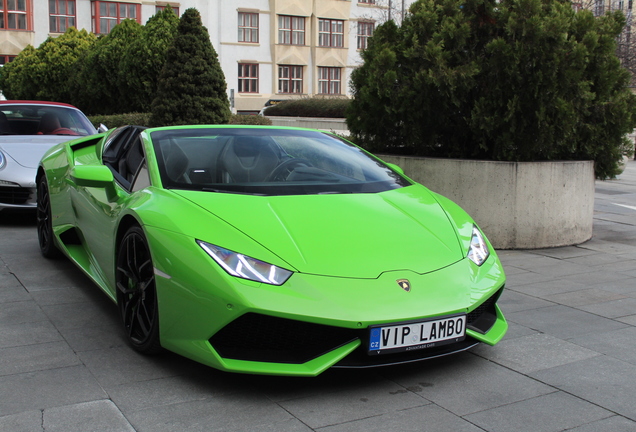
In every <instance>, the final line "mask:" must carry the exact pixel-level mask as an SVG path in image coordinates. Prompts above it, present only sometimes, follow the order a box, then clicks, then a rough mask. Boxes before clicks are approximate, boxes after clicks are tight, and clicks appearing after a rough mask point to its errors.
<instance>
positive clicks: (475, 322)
mask: <svg viewBox="0 0 636 432" xmlns="http://www.w3.org/2000/svg"><path fill="white" fill-rule="evenodd" d="M502 291H503V288H501V289H500V290H499V291H497V292H496V293H495V294H493V295H492V296H490V297H489V298H488V299H487V300H486V301H484V302H483V303H482V304H480V305H479V306H477V307H476V308H475V309H473V310H472V312H470V313H469V314H468V316H467V317H466V327H467V328H469V329H471V330H475V331H478V332H479V333H481V334H485V333H486V332H488V330H490V328H491V327H492V326H493V325H494V324H495V321H496V320H497V311H496V310H495V304H496V303H497V300H499V296H500V295H501V292H502Z"/></svg>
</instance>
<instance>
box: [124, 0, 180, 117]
mask: <svg viewBox="0 0 636 432" xmlns="http://www.w3.org/2000/svg"><path fill="white" fill-rule="evenodd" d="M178 25H179V17H177V15H175V13H174V12H173V11H172V9H171V8H169V7H167V8H165V9H164V10H162V11H160V12H157V14H155V15H154V16H152V17H151V18H150V19H149V20H148V22H146V25H144V26H143V28H142V31H141V34H140V37H137V38H134V39H133V40H132V41H131V42H130V43H129V44H128V45H127V46H126V50H125V52H124V55H123V58H122V60H121V62H120V77H121V84H120V85H121V86H122V87H124V88H125V89H126V92H125V94H124V95H123V96H124V97H125V104H126V106H127V108H126V111H125V112H146V113H147V112H150V105H151V103H152V100H153V99H154V97H155V94H156V93H157V80H158V78H159V74H160V73H161V69H162V68H163V65H164V64H165V63H166V51H167V50H168V47H169V46H170V45H171V44H172V42H173V40H174V37H175V35H176V33H177V26H178Z"/></svg>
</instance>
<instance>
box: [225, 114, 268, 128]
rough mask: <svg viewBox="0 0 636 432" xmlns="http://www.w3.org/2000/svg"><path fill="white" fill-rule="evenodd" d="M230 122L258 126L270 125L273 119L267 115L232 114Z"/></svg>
mask: <svg viewBox="0 0 636 432" xmlns="http://www.w3.org/2000/svg"><path fill="white" fill-rule="evenodd" d="M230 124H233V125H256V126H261V125H262V126H269V125H271V124H272V121H271V120H270V119H268V118H267V117H263V116H259V115H240V114H232V117H231V118H230Z"/></svg>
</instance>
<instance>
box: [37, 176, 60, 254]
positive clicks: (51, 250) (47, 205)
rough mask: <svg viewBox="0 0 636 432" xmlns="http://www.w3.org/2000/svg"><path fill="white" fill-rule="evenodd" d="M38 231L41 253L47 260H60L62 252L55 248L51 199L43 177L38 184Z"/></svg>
mask: <svg viewBox="0 0 636 432" xmlns="http://www.w3.org/2000/svg"><path fill="white" fill-rule="evenodd" d="M36 217H37V229H38V242H39V244H40V252H41V253H42V256H44V257H45V258H60V257H61V256H62V252H60V250H59V249H58V248H57V246H55V239H54V238H53V223H52V221H51V198H50V196H49V187H48V184H47V182H46V176H44V175H43V176H41V177H40V178H39V179H38V183H37V207H36Z"/></svg>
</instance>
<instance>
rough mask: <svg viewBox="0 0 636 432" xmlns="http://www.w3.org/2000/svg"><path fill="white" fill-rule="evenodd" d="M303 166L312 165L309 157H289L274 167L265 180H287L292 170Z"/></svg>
mask: <svg viewBox="0 0 636 432" xmlns="http://www.w3.org/2000/svg"><path fill="white" fill-rule="evenodd" d="M301 166H304V167H310V166H312V165H311V162H309V161H308V160H307V159H287V160H286V161H284V162H282V163H280V164H279V165H278V166H277V167H276V168H274V169H273V170H272V172H271V173H270V174H269V175H268V176H267V178H266V179H265V181H285V180H287V177H289V175H290V174H291V173H292V171H294V170H295V169H296V168H298V167H301Z"/></svg>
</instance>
